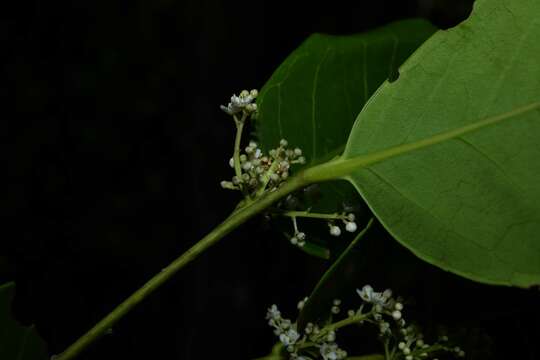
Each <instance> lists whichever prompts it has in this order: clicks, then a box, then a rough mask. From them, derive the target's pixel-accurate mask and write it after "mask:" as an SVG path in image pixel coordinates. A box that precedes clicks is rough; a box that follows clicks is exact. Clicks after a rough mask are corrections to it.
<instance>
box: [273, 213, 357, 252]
mask: <svg viewBox="0 0 540 360" xmlns="http://www.w3.org/2000/svg"><path fill="white" fill-rule="evenodd" d="M282 215H284V216H288V217H290V218H291V220H292V223H293V227H294V234H293V236H291V237H290V239H289V240H290V242H291V244H293V245H296V246H299V247H303V246H304V245H305V243H306V241H305V240H306V234H305V233H304V232H302V231H300V230H299V229H298V223H297V218H302V217H303V218H312V219H313V218H315V219H325V220H326V221H328V226H329V228H330V234H331V235H333V236H339V235H341V228H340V227H339V226H338V225H336V221H339V220H341V221H343V223H344V224H345V230H346V231H348V232H355V231H356V230H357V229H358V226H357V225H356V223H355V222H354V219H355V216H354V214H353V213H349V214H347V213H341V214H340V213H334V214H319V213H312V212H309V211H286V212H284V213H283V214H282Z"/></svg>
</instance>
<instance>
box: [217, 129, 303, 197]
mask: <svg viewBox="0 0 540 360" xmlns="http://www.w3.org/2000/svg"><path fill="white" fill-rule="evenodd" d="M239 161H240V169H241V175H240V176H238V175H235V176H233V178H232V181H222V182H221V186H222V187H223V188H225V189H232V190H245V191H246V192H247V193H249V194H252V195H254V194H258V193H261V192H262V191H264V190H266V189H268V190H270V191H272V190H275V189H277V187H279V185H281V183H282V182H283V181H285V180H286V179H287V178H288V177H289V170H290V167H291V165H294V164H304V163H305V162H306V160H305V158H304V157H303V156H302V150H300V149H299V148H294V149H290V148H288V142H287V141H286V140H285V139H282V140H281V141H280V143H279V146H278V147H277V148H275V149H272V150H270V151H269V152H268V154H267V155H265V154H263V152H262V150H261V149H260V148H259V146H258V144H257V143H256V142H254V141H251V142H250V143H249V145H248V146H246V148H245V149H244V153H242V154H240V156H239ZM229 165H230V166H231V167H232V168H234V167H235V164H234V158H231V159H230V160H229Z"/></svg>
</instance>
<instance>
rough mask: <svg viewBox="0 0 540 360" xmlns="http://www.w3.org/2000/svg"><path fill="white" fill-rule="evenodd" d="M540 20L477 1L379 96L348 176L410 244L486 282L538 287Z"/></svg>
mask: <svg viewBox="0 0 540 360" xmlns="http://www.w3.org/2000/svg"><path fill="white" fill-rule="evenodd" d="M538 14H540V2H539V1H537V0H523V1H505V0H478V1H477V2H476V3H475V7H474V10H473V13H472V15H471V16H470V18H469V19H468V20H467V21H465V22H463V23H462V24H460V25H459V26H457V27H455V28H453V29H451V30H447V31H439V32H437V33H436V34H435V35H434V36H433V37H431V38H430V39H429V40H428V41H427V42H426V43H425V44H424V45H422V46H421V47H420V48H419V49H418V50H417V51H416V52H415V54H414V55H413V56H411V58H410V59H409V60H408V61H407V62H406V63H405V64H404V65H403V66H402V67H401V68H400V77H399V80H397V81H395V82H393V83H390V82H385V83H384V84H383V85H382V86H381V87H380V88H379V89H378V91H377V92H376V93H375V95H374V96H373V97H372V98H371V99H370V101H369V102H368V103H367V105H366V106H365V107H364V109H363V110H362V112H361V114H360V115H359V117H358V119H357V120H356V122H355V125H354V128H353V130H352V132H351V135H350V138H349V141H348V143H347V147H346V150H345V152H344V156H343V160H345V162H344V163H342V164H341V165H340V166H344V167H348V166H351V164H352V163H354V164H356V170H355V171H354V172H353V173H352V175H350V176H348V177H347V178H348V179H349V180H350V181H351V182H352V183H353V184H354V186H355V187H356V188H357V189H358V191H359V192H360V194H361V195H362V197H363V198H364V199H365V200H366V201H367V203H368V205H369V206H370V208H371V209H372V211H373V212H374V213H375V214H376V216H377V218H378V219H379V220H380V221H381V222H382V224H383V225H384V226H385V227H386V229H387V230H388V231H389V232H390V233H391V234H392V235H393V236H394V237H395V238H396V239H397V240H398V241H399V242H400V243H401V244H403V245H404V246H406V247H407V248H409V249H410V250H411V251H412V252H414V253H415V254H416V255H417V256H418V257H420V258H421V259H424V260H425V261H427V262H429V263H431V264H434V265H436V266H438V267H440V268H442V269H445V270H449V271H452V272H454V273H456V274H459V275H462V276H464V277H467V278H470V279H473V280H476V281H480V282H485V283H491V284H502V285H517V286H531V285H534V284H539V283H540V235H539V234H540V145H539V144H540V143H539V139H540V41H539V39H540V18H539V17H538ZM347 159H354V160H352V161H351V160H350V161H348V162H347V161H346V160H347Z"/></svg>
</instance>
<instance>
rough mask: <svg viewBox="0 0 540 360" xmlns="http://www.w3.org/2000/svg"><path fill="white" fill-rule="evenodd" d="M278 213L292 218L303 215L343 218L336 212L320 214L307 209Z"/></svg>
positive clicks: (304, 216) (332, 218)
mask: <svg viewBox="0 0 540 360" xmlns="http://www.w3.org/2000/svg"><path fill="white" fill-rule="evenodd" d="M279 215H282V216H287V217H292V218H297V217H303V218H313V219H330V220H337V219H343V218H345V217H344V216H343V215H341V214H337V213H333V214H321V213H312V212H308V211H287V212H284V213H280V214H279Z"/></svg>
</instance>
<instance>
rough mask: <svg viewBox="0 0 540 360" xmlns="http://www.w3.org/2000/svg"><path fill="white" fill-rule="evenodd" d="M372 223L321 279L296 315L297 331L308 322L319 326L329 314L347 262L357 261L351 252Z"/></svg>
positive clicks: (368, 224) (369, 225)
mask: <svg viewBox="0 0 540 360" xmlns="http://www.w3.org/2000/svg"><path fill="white" fill-rule="evenodd" d="M372 223H373V219H370V220H369V222H368V223H367V225H366V227H365V228H364V229H363V230H362V231H361V232H359V233H358V235H356V237H355V238H354V240H353V241H351V243H350V244H349V246H347V248H346V249H345V250H343V252H342V253H341V255H340V256H339V258H338V259H337V260H336V261H335V262H334V263H333V264H332V266H330V268H329V269H328V270H327V271H326V272H325V273H324V275H323V276H322V277H321V279H320V280H319V282H318V283H317V285H316V286H315V289H313V291H312V292H311V295H309V297H308V301H306V303H305V305H304V307H303V308H302V310H301V311H300V314H299V315H298V328H299V329H303V328H304V327H305V326H306V324H307V323H308V322H311V323H314V324H321V323H322V322H323V321H324V320H325V318H324V316H325V314H329V311H330V308H331V306H332V300H333V299H335V298H336V294H337V293H338V292H339V287H340V285H341V282H340V281H339V279H340V278H341V277H342V276H343V273H344V272H346V271H347V267H348V265H349V262H350V261H356V260H357V257H356V256H354V254H353V251H352V250H353V249H354V248H355V247H356V245H357V243H358V241H359V240H360V239H362V238H363V237H364V235H365V234H366V232H367V231H368V230H369V228H370V227H371V225H372Z"/></svg>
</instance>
